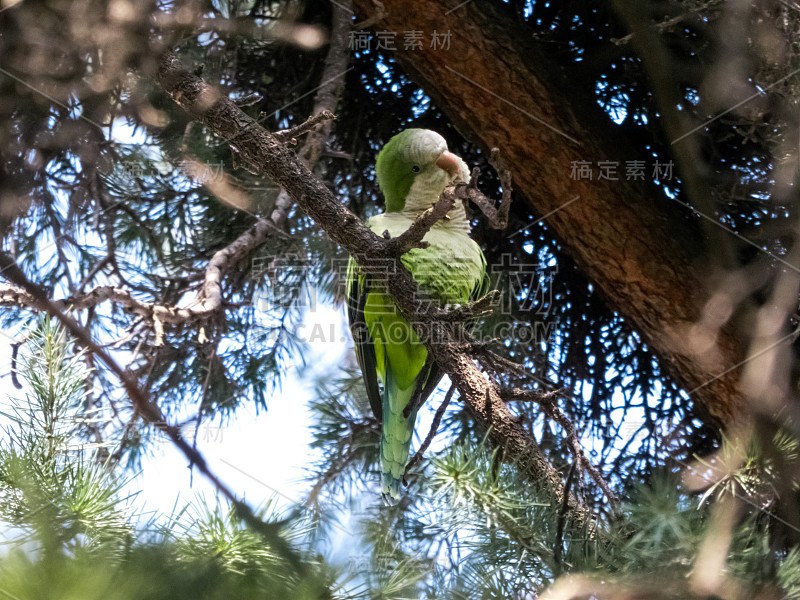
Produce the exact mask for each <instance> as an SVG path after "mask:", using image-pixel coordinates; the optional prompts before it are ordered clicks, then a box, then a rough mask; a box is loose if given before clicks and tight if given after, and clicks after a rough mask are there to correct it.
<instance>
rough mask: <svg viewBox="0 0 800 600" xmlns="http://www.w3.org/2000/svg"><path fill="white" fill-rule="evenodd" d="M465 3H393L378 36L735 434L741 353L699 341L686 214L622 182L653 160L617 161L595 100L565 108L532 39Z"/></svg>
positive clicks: (695, 243) (694, 251) (359, 0)
mask: <svg viewBox="0 0 800 600" xmlns="http://www.w3.org/2000/svg"><path fill="white" fill-rule="evenodd" d="M459 3H460V0H398V1H395V2H387V3H386V14H385V16H384V17H383V18H382V19H381V20H379V21H378V22H377V23H376V24H375V25H374V26H373V28H374V29H375V31H389V32H394V33H396V34H397V35H396V44H395V45H396V48H397V49H396V51H395V56H396V57H397V59H398V61H399V62H400V64H401V66H402V67H403V68H404V69H405V71H406V72H407V73H408V74H409V75H410V76H411V77H412V78H413V79H414V80H415V81H416V82H417V83H418V84H419V85H420V86H421V87H422V88H423V89H424V90H425V92H427V93H428V94H429V95H430V96H431V97H432V98H433V99H434V100H435V101H436V102H437V104H438V106H439V107H440V108H441V109H442V110H443V111H444V112H445V113H446V114H447V115H448V116H449V117H450V118H451V120H452V121H453V122H454V123H455V124H456V125H457V126H458V128H459V129H460V130H461V131H462V133H464V135H465V136H467V138H468V139H470V140H472V141H473V142H475V143H477V144H479V145H480V146H482V147H483V148H484V149H489V148H491V147H493V146H497V147H499V148H500V149H501V152H502V154H503V157H504V159H505V160H506V162H507V163H508V165H509V167H510V168H511V170H512V171H513V175H514V184H515V188H516V190H517V191H518V192H520V193H521V194H522V195H524V197H525V198H526V199H527V201H528V202H529V203H530V205H531V208H532V210H533V212H534V213H536V214H537V215H539V216H545V215H547V216H546V218H545V222H546V223H547V225H548V226H549V227H550V228H551V229H552V230H553V231H554V232H555V234H556V235H557V236H558V237H559V238H560V240H561V241H562V242H563V244H564V245H565V247H566V248H567V249H568V250H569V251H570V253H571V254H572V256H573V257H574V258H575V260H576V261H577V263H578V264H579V265H580V266H581V268H582V269H583V270H584V272H585V274H586V275H587V277H588V278H589V279H590V280H591V281H592V282H594V283H595V284H596V285H597V287H598V288H599V289H600V290H601V292H602V294H603V295H604V297H605V298H606V300H607V302H608V303H609V305H610V306H611V307H612V308H614V309H615V310H618V311H619V312H620V313H621V314H622V315H624V316H625V318H626V319H627V320H628V321H629V322H630V323H631V324H632V326H633V327H634V328H635V329H636V330H637V331H638V332H639V333H640V334H641V335H642V336H643V338H644V339H645V341H646V342H647V343H648V344H649V345H650V347H651V348H652V349H653V350H654V351H655V352H656V353H657V354H658V355H659V357H660V358H661V362H662V364H663V365H664V366H665V367H666V368H667V369H668V370H669V372H670V373H671V375H672V376H673V377H674V378H675V379H676V380H677V381H678V382H679V383H681V384H682V385H683V386H684V387H685V388H686V389H687V390H690V391H691V392H690V393H691V395H692V397H693V400H694V401H695V403H696V407H697V409H698V412H699V414H701V415H702V416H704V417H705V418H706V420H707V422H709V423H710V424H713V425H721V424H730V422H731V420H732V419H734V418H737V417H739V416H740V415H741V414H742V410H743V407H744V402H743V399H742V396H741V392H740V391H739V389H738V371H737V370H736V369H735V368H734V367H735V365H737V364H739V363H740V362H741V361H742V360H743V359H744V357H745V355H746V346H745V343H744V342H743V341H742V340H739V339H737V338H736V336H735V335H734V334H733V333H732V332H731V330H729V329H724V328H723V329H722V330H721V331H719V333H718V335H717V336H716V339H715V340H711V342H709V341H708V340H704V337H703V336H702V335H699V334H697V333H695V332H696V331H697V328H696V327H693V326H694V324H695V323H697V322H698V321H699V319H700V314H701V310H702V309H703V307H704V306H705V304H706V302H707V301H708V299H709V290H708V283H709V273H707V272H704V270H705V269H707V266H706V261H705V260H704V259H703V257H704V256H705V255H706V252H705V251H704V249H703V246H704V243H703V239H702V236H701V235H700V234H699V230H698V228H696V227H695V226H694V225H693V224H692V221H691V220H690V219H688V218H687V217H686V215H682V214H681V213H680V211H679V210H676V208H679V207H678V205H675V204H672V205H666V204H665V201H663V200H661V199H660V198H659V195H658V194H655V193H653V190H652V189H651V188H648V187H647V186H646V185H645V184H639V183H636V182H633V181H627V180H626V179H625V177H624V164H625V163H624V161H626V160H645V161H647V160H648V159H649V157H646V156H640V155H634V154H630V153H629V154H628V155H626V156H622V155H621V152H620V144H619V141H618V140H614V141H613V142H610V141H609V138H608V135H604V133H606V132H604V131H603V127H604V126H603V125H602V124H601V123H602V122H603V121H607V118H602V114H600V116H601V118H599V119H598V118H597V117H598V114H599V110H598V109H597V107H591V106H590V103H591V100H589V101H588V102H587V99H581V98H572V97H571V96H574V93H573V92H574V90H570V88H569V83H568V81H567V79H568V77H569V75H568V74H565V73H563V72H562V71H561V70H559V69H558V68H556V67H555V65H554V64H553V63H552V61H551V60H550V59H549V58H548V57H547V56H546V55H545V54H544V53H543V52H542V51H541V50H540V49H538V48H537V47H535V45H533V43H529V42H528V41H526V40H530V32H525V31H522V30H521V29H520V28H519V27H518V26H517V24H516V23H515V22H514V21H513V19H511V18H510V16H509V15H507V14H505V13H503V12H502V9H501V8H497V7H495V6H494V4H493V3H489V2H481V3H480V6H479V3H478V2H468V3H464V5H463V6H459ZM457 6H458V8H456V7H457ZM354 8H355V10H356V14H357V18H359V19H367V18H370V17H372V16H373V15H374V14H375V7H374V6H373V5H372V2H371V0H355V2H354ZM407 31H417V32H422V34H423V39H424V40H425V43H423V44H422V47H421V48H419V47H417V48H409V49H404V45H405V44H404V39H405V36H406V34H405V32H407ZM434 31H435V32H437V33H440V34H441V33H443V32H444V33H449V36H450V39H449V49H445V48H439V49H437V48H433V47H431V44H430V39H431V37H432V34H433V32H434ZM373 43H374V40H373ZM602 160H619V161H622V162H621V165H623V168H622V169H621V171H622V172H621V173H618V175H617V176H618V177H619V180H617V181H610V180H597V179H596V177H595V178H594V180H591V181H590V180H587V179H573V178H571V177H570V171H571V165H572V163H573V161H591V162H592V163H593V164H595V165H596V163H597V161H602ZM648 166H650V163H649V162H648ZM650 168H652V167H651V166H650ZM576 198H577V199H576Z"/></svg>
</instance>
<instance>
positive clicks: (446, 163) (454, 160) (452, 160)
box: [436, 150, 460, 179]
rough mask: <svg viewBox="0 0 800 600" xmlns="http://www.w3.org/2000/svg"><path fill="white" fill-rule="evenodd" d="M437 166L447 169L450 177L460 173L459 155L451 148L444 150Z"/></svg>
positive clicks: (437, 161)
mask: <svg viewBox="0 0 800 600" xmlns="http://www.w3.org/2000/svg"><path fill="white" fill-rule="evenodd" d="M436 166H437V167H439V168H440V169H443V170H445V171H447V174H448V175H450V179H452V178H453V177H455V176H456V175H458V171H459V169H460V163H459V162H458V157H457V156H456V155H455V154H453V153H452V152H450V151H449V150H445V151H444V152H442V155H441V156H440V157H439V158H438V159H437V160H436Z"/></svg>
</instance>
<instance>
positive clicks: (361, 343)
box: [347, 257, 383, 423]
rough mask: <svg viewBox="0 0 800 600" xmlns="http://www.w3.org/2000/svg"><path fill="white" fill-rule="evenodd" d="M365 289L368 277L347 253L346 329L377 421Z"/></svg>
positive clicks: (379, 403)
mask: <svg viewBox="0 0 800 600" xmlns="http://www.w3.org/2000/svg"><path fill="white" fill-rule="evenodd" d="M368 293H369V278H368V277H365V276H364V275H361V274H360V273H359V269H358V265H357V264H356V261H355V260H353V258H352V257H351V258H350V262H349V263H348V264H347V316H348V320H349V321H350V333H351V334H352V335H353V343H354V345H355V350H356V358H357V359H358V366H359V367H361V376H362V377H363V378H364V387H365V388H366V389H367V398H368V399H369V405H370V408H372V414H374V415H375V418H376V419H377V420H378V423H383V397H382V395H381V390H380V387H378V373H377V362H376V359H375V344H374V343H373V341H372V338H371V337H370V335H369V331H368V330H367V322H366V321H365V320H364V305H365V304H366V303H367V295H368Z"/></svg>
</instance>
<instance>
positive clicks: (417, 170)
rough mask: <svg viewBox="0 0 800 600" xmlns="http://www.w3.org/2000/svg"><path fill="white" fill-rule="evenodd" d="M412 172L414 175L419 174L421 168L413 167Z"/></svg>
mask: <svg viewBox="0 0 800 600" xmlns="http://www.w3.org/2000/svg"><path fill="white" fill-rule="evenodd" d="M411 170H412V171H414V173H419V167H418V166H417V165H414V166H413V167H411Z"/></svg>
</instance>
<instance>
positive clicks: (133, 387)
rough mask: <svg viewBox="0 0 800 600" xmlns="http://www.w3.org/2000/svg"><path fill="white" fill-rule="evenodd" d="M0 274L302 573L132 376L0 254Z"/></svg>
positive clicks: (275, 531)
mask: <svg viewBox="0 0 800 600" xmlns="http://www.w3.org/2000/svg"><path fill="white" fill-rule="evenodd" d="M0 271H2V273H3V274H4V275H5V276H6V277H7V278H8V279H9V280H10V281H13V282H14V283H16V284H17V285H18V286H19V287H20V288H21V289H23V290H24V291H25V292H26V293H27V294H28V297H29V298H30V300H31V302H32V303H33V305H34V307H35V308H37V309H38V310H40V311H43V312H46V313H48V314H50V315H51V316H53V317H55V318H56V319H58V320H59V321H60V322H61V324H62V325H63V326H64V328H65V329H66V330H67V331H68V332H69V333H70V334H71V335H72V336H73V337H74V338H75V339H76V341H77V342H78V343H79V344H81V345H82V346H83V347H84V348H86V349H87V350H89V351H90V352H91V353H92V354H94V355H95V356H96V357H97V358H98V359H100V360H101V361H102V362H103V363H104V364H105V365H106V367H108V369H109V370H110V371H111V372H112V373H113V374H114V375H115V376H116V377H117V379H118V380H119V382H120V383H121V384H122V386H123V388H124V389H125V392H126V393H127V394H128V397H129V398H130V399H131V402H132V404H133V406H134V408H135V410H136V412H137V413H138V414H139V415H141V417H142V418H143V419H144V420H145V421H146V422H148V423H149V424H151V425H153V426H154V427H156V428H157V429H158V430H159V431H162V432H163V433H164V434H165V435H166V436H167V437H168V438H169V439H170V441H171V442H172V443H173V444H174V445H175V446H177V447H178V449H179V450H180V451H181V452H182V453H183V455H184V456H185V457H186V458H187V459H188V460H189V462H190V464H192V465H193V466H195V467H197V469H198V471H200V472H201V473H202V474H203V475H204V476H205V477H206V478H207V479H208V480H209V481H210V482H211V484H212V485H213V486H214V487H215V488H216V489H217V491H218V492H220V493H221V494H222V495H223V496H225V497H226V498H227V499H228V500H229V501H230V502H231V505H232V507H233V510H234V511H235V512H236V514H237V515H238V516H239V517H240V518H241V519H242V520H243V521H244V522H245V523H247V525H248V526H249V527H251V528H252V529H253V530H254V531H257V532H259V533H260V534H261V535H263V536H264V538H265V540H267V541H268V543H270V544H272V545H273V547H274V548H275V550H276V551H277V552H279V553H280V554H281V555H282V556H283V557H284V558H286V559H287V560H288V561H289V562H291V563H292V565H293V566H295V567H296V568H297V569H298V570H299V571H302V570H304V569H305V566H304V565H303V563H302V562H301V560H300V558H299V557H298V556H297V555H296V554H295V552H294V551H293V550H292V549H291V548H290V547H289V545H288V544H287V543H286V542H285V541H284V540H283V538H282V537H281V536H280V533H279V532H280V527H281V524H280V523H265V522H264V521H262V520H261V519H259V518H258V517H257V516H256V515H255V513H254V512H253V510H252V509H251V508H250V506H248V505H247V504H246V503H245V502H243V501H242V500H240V499H239V498H238V497H237V496H236V494H234V492H233V491H232V490H231V489H230V488H229V487H228V486H226V485H225V484H224V483H223V482H222V481H221V480H220V479H219V478H218V477H217V476H216V475H215V474H214V473H213V472H212V471H211V469H210V468H209V467H208V464H207V463H206V461H205V458H203V455H202V454H200V453H199V452H198V451H197V450H196V449H195V448H193V447H192V446H191V444H189V443H188V442H187V441H186V440H184V439H183V436H182V435H181V432H180V428H178V427H176V426H174V425H169V424H168V423H167V422H166V420H165V418H164V415H163V414H162V412H161V409H160V408H159V407H158V406H157V405H156V404H155V403H154V402H152V401H151V400H150V399H149V398H148V396H147V394H146V393H145V392H144V391H143V390H142V389H141V388H140V387H139V385H138V383H137V382H136V380H135V378H134V377H133V375H132V374H131V373H130V372H129V371H127V370H125V369H123V368H122V367H121V366H120V365H119V364H118V363H117V362H116V361H115V360H114V359H113V358H112V357H111V355H109V354H108V353H107V352H106V351H105V350H104V349H103V348H101V347H100V346H99V345H98V344H97V343H96V342H95V341H94V340H93V339H92V337H91V335H90V334H89V332H88V331H87V330H86V329H84V328H83V327H82V326H81V325H79V324H78V323H77V322H76V321H75V320H74V319H73V318H72V317H70V316H69V315H67V314H65V313H64V311H63V310H62V309H61V308H59V307H58V306H57V305H56V304H55V303H54V302H53V301H52V300H50V298H49V297H48V293H47V290H45V289H44V288H42V287H40V286H39V285H37V284H35V283H33V282H32V281H30V280H29V279H28V278H27V277H26V276H25V274H24V273H23V272H22V269H20V268H19V266H18V265H17V263H16V261H15V260H14V258H13V257H11V256H10V255H8V254H7V253H5V252H0Z"/></svg>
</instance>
